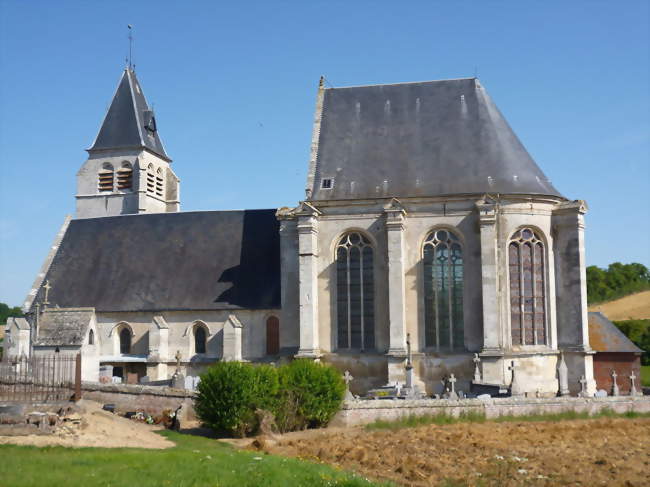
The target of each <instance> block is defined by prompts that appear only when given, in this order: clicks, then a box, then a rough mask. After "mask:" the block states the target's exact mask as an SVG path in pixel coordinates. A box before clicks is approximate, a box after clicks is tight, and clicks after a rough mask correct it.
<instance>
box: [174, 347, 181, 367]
mask: <svg viewBox="0 0 650 487" xmlns="http://www.w3.org/2000/svg"><path fill="white" fill-rule="evenodd" d="M174 358H175V359H176V371H177V372H178V371H179V370H181V351H180V350H176V355H174Z"/></svg>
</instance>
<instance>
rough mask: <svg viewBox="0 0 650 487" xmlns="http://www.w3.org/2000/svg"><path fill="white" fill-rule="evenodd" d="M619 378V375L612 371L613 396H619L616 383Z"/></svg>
mask: <svg viewBox="0 0 650 487" xmlns="http://www.w3.org/2000/svg"><path fill="white" fill-rule="evenodd" d="M617 377H618V374H617V373H616V371H615V370H612V381H613V382H614V384H612V396H618V384H617V383H616V378H617Z"/></svg>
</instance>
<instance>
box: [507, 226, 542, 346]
mask: <svg viewBox="0 0 650 487" xmlns="http://www.w3.org/2000/svg"><path fill="white" fill-rule="evenodd" d="M508 260H509V263H508V264H509V273H510V329H511V338H512V344H513V345H545V344H546V289H545V288H546V279H545V275H546V264H545V256H544V242H543V241H542V239H541V238H540V236H539V234H538V233H537V232H535V231H534V230H532V229H530V228H523V229H521V230H519V231H517V232H515V234H514V235H513V236H512V238H511V239H510V244H509V245H508Z"/></svg>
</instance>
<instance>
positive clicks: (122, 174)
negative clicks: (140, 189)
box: [117, 161, 133, 189]
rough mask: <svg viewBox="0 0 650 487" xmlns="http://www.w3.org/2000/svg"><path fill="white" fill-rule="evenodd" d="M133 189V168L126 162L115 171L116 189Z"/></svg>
mask: <svg viewBox="0 0 650 487" xmlns="http://www.w3.org/2000/svg"><path fill="white" fill-rule="evenodd" d="M132 187H133V168H132V167H131V164H130V163H129V162H128V161H124V162H123V163H122V167H121V168H120V170H119V171H117V189H131V188H132Z"/></svg>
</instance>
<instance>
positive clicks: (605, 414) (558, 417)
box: [365, 409, 650, 430]
mask: <svg viewBox="0 0 650 487" xmlns="http://www.w3.org/2000/svg"><path fill="white" fill-rule="evenodd" d="M596 418H650V413H635V412H632V411H630V412H627V413H615V412H614V411H612V410H611V409H603V410H602V411H600V412H599V413H596V414H593V415H589V413H578V412H575V411H566V412H563V413H553V414H529V415H526V416H500V417H498V418H493V419H487V418H486V417H485V416H484V415H483V414H479V413H461V415H460V416H459V417H457V418H456V417H453V416H451V415H448V414H436V415H428V416H407V417H405V418H401V419H398V420H395V421H382V420H377V421H375V422H373V423H370V424H367V425H366V426H365V428H366V429H367V430H378V429H390V430H396V429H402V428H413V427H416V426H423V425H427V424H436V425H443V424H454V423H484V422H486V421H491V422H494V423H508V422H521V421H527V422H531V421H566V420H572V419H596Z"/></svg>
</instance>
